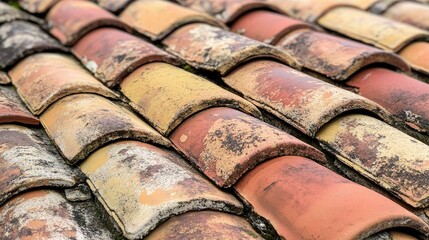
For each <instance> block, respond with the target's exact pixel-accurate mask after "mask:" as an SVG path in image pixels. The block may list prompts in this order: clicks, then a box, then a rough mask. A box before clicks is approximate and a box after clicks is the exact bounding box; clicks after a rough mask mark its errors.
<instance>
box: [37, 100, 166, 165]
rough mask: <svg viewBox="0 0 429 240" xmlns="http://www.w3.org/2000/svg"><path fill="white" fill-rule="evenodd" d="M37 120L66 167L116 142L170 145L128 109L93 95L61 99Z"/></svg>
mask: <svg viewBox="0 0 429 240" xmlns="http://www.w3.org/2000/svg"><path fill="white" fill-rule="evenodd" d="M40 121H41V123H42V124H43V126H44V127H45V129H46V132H47V133H48V135H49V136H50V137H51V138H52V140H53V141H54V142H55V144H56V145H57V147H58V149H59V150H60V151H61V153H62V154H63V156H64V157H65V158H66V160H67V161H68V162H69V163H70V164H75V163H77V162H78V161H80V160H83V159H84V158H85V157H87V156H88V155H89V154H90V153H91V152H92V151H94V150H96V149H97V148H99V147H100V146H103V145H105V144H106V143H108V142H112V141H114V140H118V139H136V140H140V141H143V142H152V143H156V144H160V145H163V146H170V142H169V141H168V140H167V139H165V138H163V137H162V136H161V135H160V134H159V133H158V132H156V131H155V130H154V129H153V128H151V127H150V126H149V125H148V124H146V123H145V122H144V121H142V120H141V119H139V118H138V117H137V116H136V115H134V114H133V113H131V112H130V111H129V110H127V109H125V108H124V107H121V106H119V105H117V104H115V103H114V102H111V101H110V100H108V99H106V98H104V97H101V96H99V95H94V94H75V95H71V96H67V97H64V98H62V99H61V100H59V101H57V102H56V103H54V104H53V105H51V106H50V107H49V108H48V109H47V110H46V111H45V112H44V113H43V114H42V115H41V116H40ZM67 126H73V127H67Z"/></svg>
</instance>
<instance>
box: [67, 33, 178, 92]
mask: <svg viewBox="0 0 429 240" xmlns="http://www.w3.org/2000/svg"><path fill="white" fill-rule="evenodd" d="M106 36H108V37H106ZM72 51H73V53H74V54H75V55H76V56H77V57H78V58H79V59H80V60H81V61H82V63H83V64H84V65H85V66H86V67H87V68H88V70H90V71H91V72H93V73H95V76H96V77H97V78H98V79H100V80H101V81H102V82H103V83H104V84H106V85H107V86H109V87H113V86H115V85H116V84H118V83H120V82H121V81H122V79H123V78H124V77H125V76H127V75H128V74H129V73H131V72H133V71H134V70H135V69H136V68H138V67H140V66H142V65H144V64H146V63H150V62H167V63H171V64H176V65H177V64H178V63H179V61H178V60H177V59H176V58H175V57H173V56H172V55H170V54H168V53H166V52H164V51H162V50H160V49H159V48H157V47H155V46H154V45H152V44H150V43H147V42H145V41H143V40H141V39H139V38H137V37H134V36H133V35H131V34H128V33H126V32H123V31H120V30H116V29H113V28H102V29H98V30H94V31H92V32H91V33H88V34H87V35H86V36H84V37H83V38H82V39H81V40H80V41H79V42H78V43H77V44H76V45H75V46H74V47H73V48H72Z"/></svg>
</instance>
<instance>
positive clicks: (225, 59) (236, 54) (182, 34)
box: [163, 23, 297, 75]
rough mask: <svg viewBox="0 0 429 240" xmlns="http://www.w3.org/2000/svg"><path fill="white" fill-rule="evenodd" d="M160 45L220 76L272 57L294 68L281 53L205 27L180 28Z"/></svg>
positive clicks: (291, 59) (292, 61)
mask: <svg viewBox="0 0 429 240" xmlns="http://www.w3.org/2000/svg"><path fill="white" fill-rule="evenodd" d="M163 43H164V44H165V45H166V46H167V51H169V52H171V53H172V54H174V55H176V56H178V57H179V58H181V59H182V60H184V61H186V62H187V63H188V64H189V65H191V66H193V67H195V68H201V69H204V70H208V71H215V72H218V73H220V74H221V75H225V74H226V73H228V72H229V71H231V70H232V69H233V68H234V67H237V66H238V65H239V64H241V63H243V62H246V61H248V60H250V59H254V58H273V59H277V60H280V61H282V62H285V63H287V64H289V65H291V66H296V65H297V64H296V61H295V59H294V58H293V57H291V56H290V55H289V54H287V53H286V52H284V51H281V50H279V49H276V48H274V47H271V46H269V45H266V44H264V43H261V42H257V41H255V40H252V39H249V38H246V37H243V36H241V35H238V34H235V33H232V32H228V31H226V30H223V29H221V28H217V27H212V26H209V25H207V24H200V23H195V24H191V25H187V26H185V27H182V28H180V29H179V30H177V31H176V32H174V33H173V34H171V35H170V36H168V37H167V38H166V39H165V40H164V41H163Z"/></svg>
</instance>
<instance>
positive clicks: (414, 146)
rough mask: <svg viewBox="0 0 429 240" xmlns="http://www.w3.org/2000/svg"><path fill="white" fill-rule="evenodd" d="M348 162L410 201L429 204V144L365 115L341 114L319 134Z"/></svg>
mask: <svg viewBox="0 0 429 240" xmlns="http://www.w3.org/2000/svg"><path fill="white" fill-rule="evenodd" d="M317 139H319V140H320V141H321V142H322V143H323V145H326V146H329V147H327V149H328V150H330V151H331V152H333V153H334V154H335V155H336V156H337V157H338V159H339V160H340V161H341V162H343V163H344V164H345V165H347V166H349V167H351V168H352V169H354V170H356V171H357V172H359V173H360V174H361V175H363V176H365V177H367V178H369V179H370V180H371V181H373V182H375V183H377V184H378V185H380V186H381V187H383V188H385V189H387V190H388V191H389V192H390V193H392V194H393V195H395V196H397V197H399V198H400V199H402V200H404V201H405V202H406V203H408V204H409V205H411V206H413V207H416V208H420V207H427V206H429V178H427V176H428V174H429V164H428V161H429V146H427V145H425V144H424V143H422V142H419V141H417V140H415V139H414V138H412V137H410V136H408V135H406V134H404V133H402V132H400V131H399V130H397V129H395V128H393V127H390V126H389V125H387V124H384V123H383V122H381V121H379V120H377V119H375V118H372V117H368V116H364V115H358V114H352V115H346V116H342V117H339V118H337V119H335V120H333V121H332V122H331V123H329V124H327V125H325V127H324V128H323V129H322V130H321V131H320V132H319V133H318V134H317Z"/></svg>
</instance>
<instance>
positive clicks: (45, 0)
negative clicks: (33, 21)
mask: <svg viewBox="0 0 429 240" xmlns="http://www.w3.org/2000/svg"><path fill="white" fill-rule="evenodd" d="M59 1H60V0H19V6H20V7H22V8H23V9H25V10H26V11H28V12H31V13H45V12H47V11H48V10H49V9H50V8H51V7H52V6H53V5H54V4H55V3H57V2H59Z"/></svg>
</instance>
